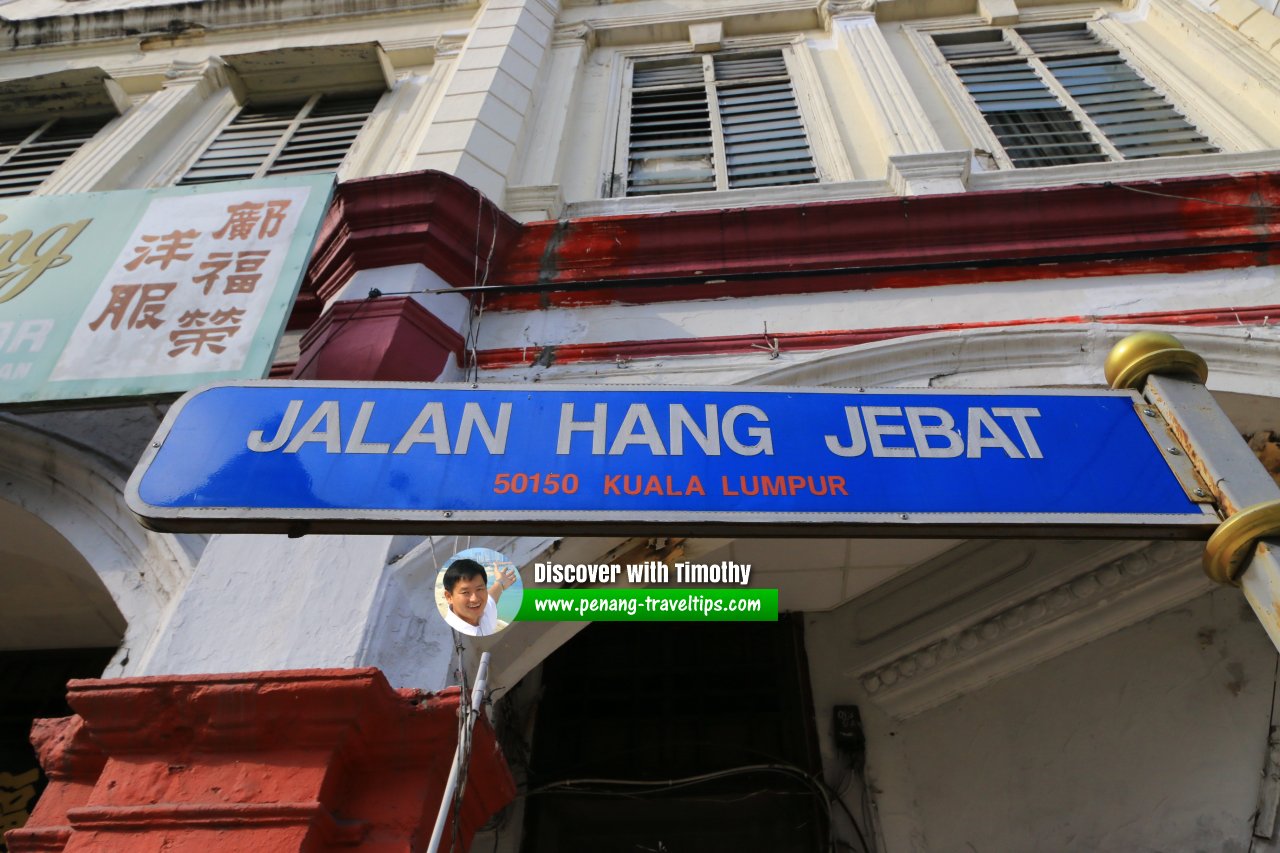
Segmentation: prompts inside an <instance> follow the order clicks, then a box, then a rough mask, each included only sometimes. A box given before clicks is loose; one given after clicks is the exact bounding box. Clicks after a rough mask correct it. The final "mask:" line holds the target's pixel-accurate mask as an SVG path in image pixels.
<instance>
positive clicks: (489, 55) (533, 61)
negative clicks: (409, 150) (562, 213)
mask: <svg viewBox="0 0 1280 853" xmlns="http://www.w3.org/2000/svg"><path fill="white" fill-rule="evenodd" d="M558 10H559V4H558V0H489V2H488V3H487V4H486V6H485V9H484V12H482V13H481V15H480V19H479V21H478V22H477V24H476V28H475V29H474V30H473V31H472V33H471V35H470V37H469V38H468V39H467V43H466V45H465V47H464V48H463V50H462V55H461V57H460V58H459V59H458V65H457V69H456V70H455V71H454V73H453V77H452V79H451V80H450V81H449V85H448V88H447V89H446V91H445V95H444V98H443V99H442V100H441V102H440V107H439V108H438V109H437V110H436V112H435V115H434V117H433V119H432V122H431V128H430V129H429V130H428V132H427V135H426V138H425V139H424V141H423V145H422V147H421V148H420V149H419V151H418V154H417V156H416V157H415V158H414V162H413V168H414V169H439V170H441V171H443V172H449V173H450V174H453V175H456V176H457V177H459V178H461V179H462V180H464V181H466V182H467V183H469V184H471V185H472V186H474V187H476V188H477V189H479V190H480V191H481V192H482V193H484V194H485V195H486V196H488V197H489V198H491V199H494V200H498V201H500V200H501V199H502V198H503V195H504V193H505V191H506V186H507V178H508V176H509V175H510V173H511V168H512V166H513V165H514V162H515V150H516V144H517V143H518V142H519V141H520V137H521V133H522V131H523V129H524V126H525V123H526V120H527V118H528V115H529V112H530V106H531V104H532V101H533V86H534V80H535V79H536V78H537V76H538V72H539V69H540V68H541V67H542V65H543V62H544V60H545V57H546V52H547V48H548V46H549V45H550V43H551V32H552V28H553V27H554V26H555V17H556V14H557V12H558Z"/></svg>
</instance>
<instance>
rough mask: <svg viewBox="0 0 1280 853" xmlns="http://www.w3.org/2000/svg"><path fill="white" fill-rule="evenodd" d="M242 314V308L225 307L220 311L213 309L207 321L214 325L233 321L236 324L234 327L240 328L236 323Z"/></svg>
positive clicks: (223, 324)
mask: <svg viewBox="0 0 1280 853" xmlns="http://www.w3.org/2000/svg"><path fill="white" fill-rule="evenodd" d="M243 316H244V309H243V308H227V309H225V310H222V311H214V312H213V316H211V317H210V318H209V322H210V323H212V324H213V325H215V326H228V325H230V324H232V323H235V324H237V325H236V328H237V329H238V328H240V326H239V325H238V324H239V322H240V318H241V317H243Z"/></svg>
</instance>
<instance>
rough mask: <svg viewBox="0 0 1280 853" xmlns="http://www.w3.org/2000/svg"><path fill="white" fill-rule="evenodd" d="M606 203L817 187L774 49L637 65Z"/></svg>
mask: <svg viewBox="0 0 1280 853" xmlns="http://www.w3.org/2000/svg"><path fill="white" fill-rule="evenodd" d="M630 96H631V104H630V113H629V121H628V122H627V126H626V128H625V134H624V135H625V143H624V144H620V146H619V148H620V150H624V151H625V152H626V164H625V165H622V164H619V172H620V174H619V175H617V176H615V180H620V181H623V182H624V187H625V188H622V187H617V186H615V187H614V192H613V194H615V195H627V196H640V195H657V194H664V193H686V192H702V191H711V190H727V189H739V188H741V187H766V186H782V185H788V184H808V183H814V182H816V181H817V180H818V175H817V171H816V169H815V167H814V161H813V155H812V153H811V151H810V149H809V141H808V138H807V136H806V134H805V128H804V124H803V122H802V121H801V117H800V109H799V106H798V104H797V102H796V96H795V92H794V90H793V89H792V85H791V75H790V74H789V72H788V70H787V61H786V56H785V55H784V52H783V50H782V49H781V48H774V49H771V50H756V51H741V52H722V53H714V54H696V55H685V56H676V57H664V58H658V59H637V60H635V62H634V65H633V66H632V69H631V89H630Z"/></svg>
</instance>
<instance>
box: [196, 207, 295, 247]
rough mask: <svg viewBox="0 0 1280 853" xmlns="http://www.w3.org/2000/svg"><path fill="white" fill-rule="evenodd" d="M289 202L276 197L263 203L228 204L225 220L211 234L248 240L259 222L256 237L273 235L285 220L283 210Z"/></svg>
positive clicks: (221, 237) (223, 237)
mask: <svg viewBox="0 0 1280 853" xmlns="http://www.w3.org/2000/svg"><path fill="white" fill-rule="evenodd" d="M290 204H291V202H290V200H289V199H277V200H274V201H268V202H267V203H266V204H265V205H262V204H256V203H254V202H251V201H246V202H243V203H241V204H232V205H228V206H227V213H228V214H229V216H228V217H227V221H226V222H225V223H224V224H223V226H222V227H221V228H219V229H218V230H217V231H215V232H213V236H214V237H216V238H217V239H219V240H222V239H227V240H248V239H250V238H252V237H253V229H254V226H257V225H259V223H261V227H259V228H258V237H259V238H267V237H274V236H276V235H277V234H279V233H280V226H281V225H283V224H284V220H285V211H286V210H287V209H288V208H289V205H290ZM264 207H265V208H266V212H265V213H264V212H263V208H264Z"/></svg>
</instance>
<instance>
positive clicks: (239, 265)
mask: <svg viewBox="0 0 1280 853" xmlns="http://www.w3.org/2000/svg"><path fill="white" fill-rule="evenodd" d="M270 254H271V252H269V251H245V252H239V253H237V255H236V271H235V272H234V273H232V274H231V275H229V276H227V285H226V287H224V288H223V290H222V292H223V293H226V294H231V293H253V289H254V288H255V287H257V285H258V280H259V279H261V278H262V274H261V273H259V272H258V270H259V269H261V268H262V265H263V264H264V263H266V261H267V256H268V255H270Z"/></svg>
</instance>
